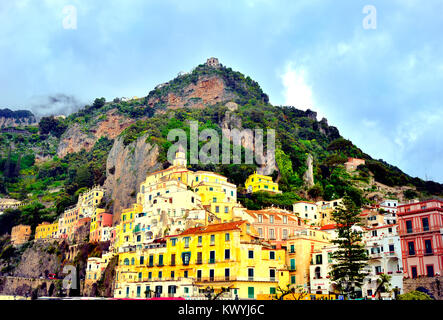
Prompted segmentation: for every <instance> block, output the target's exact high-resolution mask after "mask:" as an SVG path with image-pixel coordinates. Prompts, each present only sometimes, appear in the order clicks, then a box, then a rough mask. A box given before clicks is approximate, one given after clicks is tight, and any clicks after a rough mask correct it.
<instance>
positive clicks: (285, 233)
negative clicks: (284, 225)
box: [283, 229, 288, 239]
mask: <svg viewBox="0 0 443 320" xmlns="http://www.w3.org/2000/svg"><path fill="white" fill-rule="evenodd" d="M287 238H288V230H287V229H283V239H287Z"/></svg>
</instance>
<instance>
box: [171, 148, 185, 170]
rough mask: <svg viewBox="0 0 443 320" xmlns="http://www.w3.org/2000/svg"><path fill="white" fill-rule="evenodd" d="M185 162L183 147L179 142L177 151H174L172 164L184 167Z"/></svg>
mask: <svg viewBox="0 0 443 320" xmlns="http://www.w3.org/2000/svg"><path fill="white" fill-rule="evenodd" d="M187 163H188V162H187V160H186V152H185V149H184V148H183V146H182V145H181V144H179V145H178V148H177V151H175V158H174V161H173V162H172V165H173V166H175V167H186V165H187Z"/></svg>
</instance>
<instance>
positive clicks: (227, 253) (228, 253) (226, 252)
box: [225, 249, 231, 260]
mask: <svg viewBox="0 0 443 320" xmlns="http://www.w3.org/2000/svg"><path fill="white" fill-rule="evenodd" d="M229 259H231V250H229V249H225V260H229Z"/></svg>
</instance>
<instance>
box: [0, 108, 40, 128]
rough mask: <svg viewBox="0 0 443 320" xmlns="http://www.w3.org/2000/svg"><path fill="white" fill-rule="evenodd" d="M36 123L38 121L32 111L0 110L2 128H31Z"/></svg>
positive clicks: (0, 125) (0, 126)
mask: <svg viewBox="0 0 443 320" xmlns="http://www.w3.org/2000/svg"><path fill="white" fill-rule="evenodd" d="M36 123H37V120H36V118H35V116H34V115H33V114H32V112H30V111H27V110H17V111H12V110H9V109H0V128H8V127H18V126H29V125H34V124H36Z"/></svg>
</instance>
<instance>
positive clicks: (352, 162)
mask: <svg viewBox="0 0 443 320" xmlns="http://www.w3.org/2000/svg"><path fill="white" fill-rule="evenodd" d="M362 164H365V160H363V159H357V158H348V161H347V162H345V163H344V166H345V168H346V170H348V171H354V170H356V169H357V167H358V166H359V165H362Z"/></svg>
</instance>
